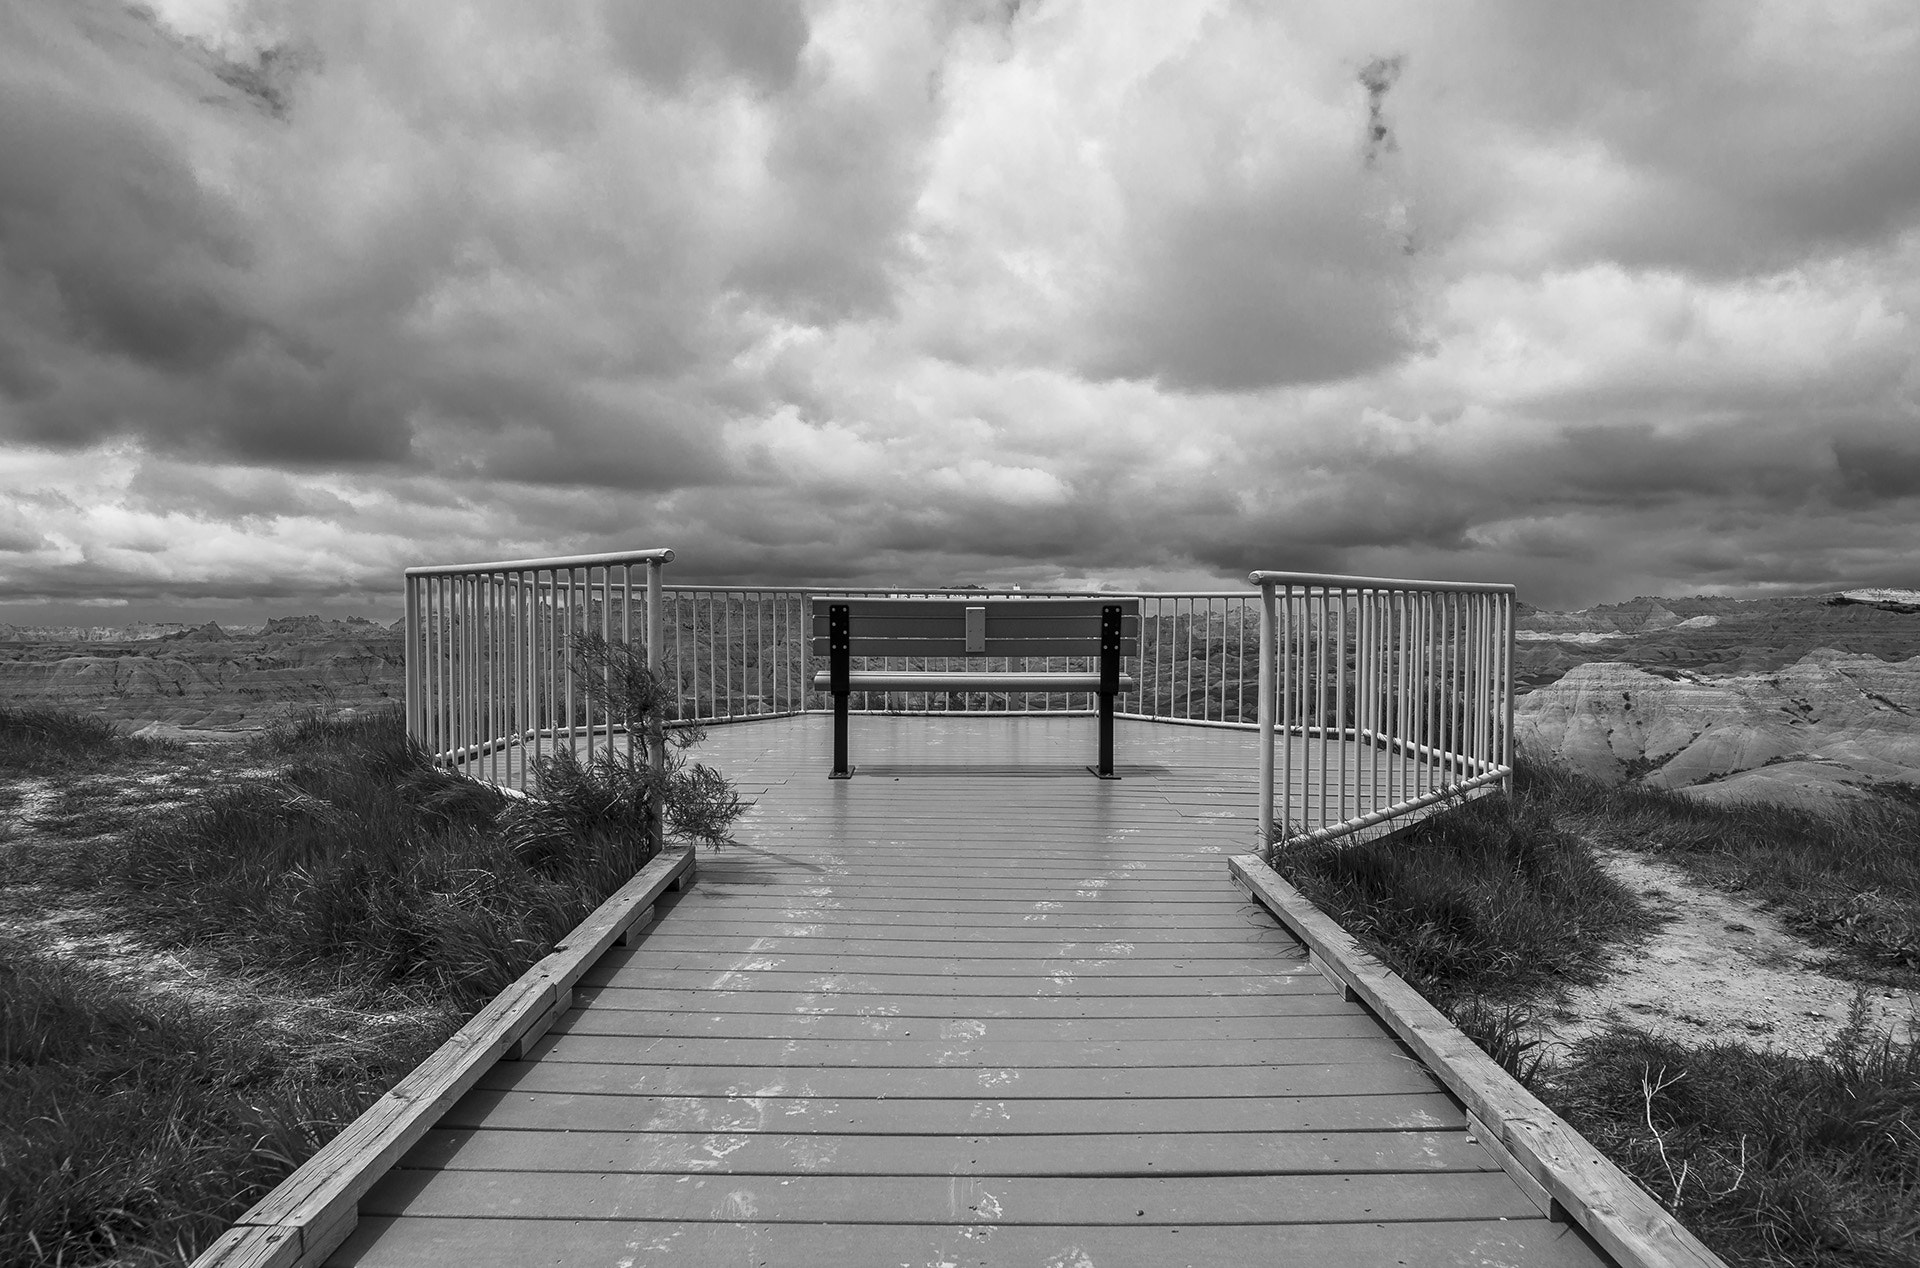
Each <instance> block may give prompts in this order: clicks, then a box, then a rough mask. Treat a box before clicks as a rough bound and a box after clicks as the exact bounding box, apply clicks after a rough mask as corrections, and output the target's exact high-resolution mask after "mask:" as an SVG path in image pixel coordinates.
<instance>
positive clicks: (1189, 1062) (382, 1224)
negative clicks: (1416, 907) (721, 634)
mask: <svg viewBox="0 0 1920 1268" xmlns="http://www.w3.org/2000/svg"><path fill="white" fill-rule="evenodd" d="M830 725H831V723H830V719H829V718H827V717H825V716H822V715H819V714H812V715H803V716H798V717H789V718H779V719H772V720H767V721H759V722H752V723H744V724H738V725H728V726H720V727H715V728H714V729H713V730H712V731H711V733H710V736H709V739H708V741H707V743H706V744H705V745H704V746H702V747H701V748H699V749H696V750H695V751H694V754H693V756H695V757H697V758H698V759H699V760H701V761H704V762H707V763H708V764H710V765H713V766H715V767H717V768H718V769H720V770H721V771H722V772H724V773H725V774H726V775H727V776H728V777H729V778H731V779H732V780H733V781H734V782H735V783H736V785H737V786H738V788H739V790H740V792H741V794H742V795H743V796H744V797H750V798H752V799H753V800H754V802H755V804H754V806H753V808H752V809H751V810H750V811H749V812H748V813H747V815H746V816H745V817H744V818H743V819H742V820H741V821H740V823H739V824H738V826H737V828H736V831H735V835H736V837H737V839H738V842H739V843H738V844H737V845H735V846H732V847H729V848H727V849H725V850H721V851H704V850H703V851H702V853H701V857H700V860H699V878H698V882H697V884H695V885H694V886H692V887H691V888H690V889H689V890H688V891H687V892H686V893H685V894H683V895H682V896H680V897H679V898H678V899H675V900H672V901H671V902H669V903H667V904H663V905H662V907H661V908H660V911H661V915H660V918H659V919H658V921H657V922H656V923H655V924H653V925H652V926H651V928H649V929H648V930H647V931H646V932H645V933H644V934H643V935H640V936H638V937H637V939H636V941H635V942H634V944H633V945H631V946H628V947H617V948H615V949H613V950H611V951H609V952H608V953H607V954H606V955H605V956H604V958H602V959H601V960H600V961H599V963H598V965H597V966H596V967H595V968H593V969H592V970H591V971H590V972H589V973H588V975H587V977H586V978H585V980H584V982H583V983H582V985H581V987H580V988H579V989H577V990H576V992H575V995H574V1006H573V1007H572V1009H571V1010H570V1011H569V1012H567V1013H566V1014H565V1015H564V1016H562V1017H561V1018H560V1020H559V1021H558V1022H557V1023H556V1024H555V1025H554V1026H553V1028H552V1029H551V1031H549V1032H548V1033H547V1035H546V1036H545V1037H544V1038H542V1039H540V1040H539V1041H538V1042H537V1043H536V1044H535V1045H534V1046H533V1047H532V1049H531V1051H529V1052H528V1053H527V1055H526V1057H525V1059H523V1060H519V1061H502V1062H500V1063H499V1064H497V1065H495V1066H493V1067H492V1069H491V1070H489V1071H488V1072H487V1073H486V1074H485V1075H484V1076H482V1077H481V1080H480V1082H479V1084H478V1086H477V1087H476V1088H475V1089H474V1090H473V1091H471V1092H470V1093H468V1094H467V1095H466V1096H465V1097H464V1098H462V1099H461V1100H460V1101H459V1102H458V1103H457V1104H455V1105H454V1106H453V1108H452V1109H451V1110H450V1111H449V1112H448V1113H446V1114H445V1115H444V1116H442V1117H441V1118H440V1120H439V1122H438V1124H437V1125H436V1126H435V1127H434V1128H433V1129H432V1130H431V1131H429V1132H428V1133H427V1134H426V1136H425V1137H424V1139H422V1140H421V1141H420V1143H419V1144H418V1145H416V1146H415V1147H414V1148H413V1149H412V1150H411V1151H410V1152H409V1153H407V1154H406V1155H405V1156H404V1157H403V1158H402V1159H401V1161H400V1162H399V1164H398V1165H397V1166H395V1167H394V1168H393V1169H392V1170H390V1171H389V1172H388V1173H387V1174H386V1176H385V1178H384V1179H382V1180H381V1181H379V1182H378V1183H377V1184H376V1185H375V1186H374V1187H373V1188H372V1190H371V1191H370V1192H368V1193H367V1194H366V1196H365V1197H364V1198H363V1199H362V1200H361V1202H360V1215H359V1222H358V1225H357V1227H356V1228H355V1230H354V1232H353V1233H352V1234H351V1236H350V1237H349V1238H348V1240H347V1241H346V1242H345V1243H344V1244H342V1245H341V1246H340V1247H339V1249H338V1250H337V1251H335V1252H334V1254H333V1255H332V1256H331V1257H330V1258H329V1259H328V1260H327V1262H328V1263H330V1264H335V1265H340V1266H342V1268H346V1266H348V1265H355V1266H358V1268H386V1266H388V1265H403V1264H404V1265H418V1264H425V1263H435V1264H439V1263H457V1264H461V1265H469V1266H477V1265H492V1264H498V1265H524V1264H531V1263H552V1264H593V1265H603V1264H604V1265H609V1266H613V1265H619V1266H622V1268H646V1266H668V1265H688V1266H691V1265H709V1264H726V1265H760V1264H764V1265H782V1266H785V1265H815V1264H817V1265H834V1266H835V1268H840V1266H843V1265H865V1264H911V1265H915V1266H918V1265H923V1264H933V1265H955V1266H957V1265H973V1264H1008V1265H1012V1264H1019V1265H1032V1266H1034V1268H1041V1266H1045V1268H1119V1266H1124V1265H1141V1266H1143V1268H1144V1266H1149V1265H1150V1266H1152V1268H1164V1266H1166V1265H1176V1264H1195V1265H1214V1266H1218V1265H1240V1264H1280V1263H1286V1264H1295V1263H1297V1264H1314V1265H1342V1264H1351V1265H1373V1264H1393V1263H1407V1264H1494V1263H1498V1264H1510V1265H1519V1264H1527V1265H1534V1264H1539V1265H1549V1264H1550V1265H1591V1264H1601V1263H1607V1262H1610V1261H1609V1260H1608V1259H1607V1258H1606V1257H1605V1256H1604V1255H1602V1254H1601V1253H1600V1252H1599V1251H1598V1250H1597V1249H1596V1248H1595V1246H1594V1243H1592V1242H1591V1241H1589V1240H1588V1239H1587V1237H1586V1236H1585V1234H1583V1233H1582V1232H1580V1231H1579V1230H1578V1229H1577V1228H1576V1227H1574V1226H1572V1225H1570V1224H1566V1223H1555V1222H1550V1221H1549V1220H1548V1219H1546V1218H1545V1217H1544V1216H1543V1215H1542V1213H1541V1210H1540V1208H1539V1207H1538V1206H1536V1205H1535V1204H1534V1202H1533V1201H1532V1200H1531V1199H1530V1198H1529V1197H1528V1196H1527V1195H1526V1193H1524V1192H1523V1191H1522V1190H1521V1188H1520V1187H1519V1185H1518V1184H1517V1183H1516V1181H1515V1180H1514V1179H1513V1178H1511V1177H1510V1176H1509V1175H1508V1173H1507V1172H1505V1171H1503V1170H1502V1169H1501V1166H1500V1164H1499V1162H1497V1161H1496V1160H1495V1159H1494V1157H1493V1156H1492V1155H1491V1154H1489V1153H1488V1151H1487V1150H1486V1149H1485V1148H1484V1147H1482V1145H1481V1144H1480V1143H1478V1141H1477V1140H1476V1139H1474V1138H1473V1137H1472V1136H1471V1135H1470V1134H1469V1132H1468V1129H1467V1119H1466V1115H1465V1113H1464V1111H1463V1109H1462V1106H1461V1104H1460V1103H1459V1102H1458V1101H1457V1100H1456V1099H1454V1097H1453V1096H1452V1095H1450V1094H1449V1093H1448V1092H1447V1091H1446V1090H1444V1088H1443V1087H1442V1086H1441V1084H1440V1083H1439V1082H1438V1081H1437V1080H1436V1079H1435V1078H1434V1077H1433V1075H1432V1074H1431V1073H1430V1072H1429V1071H1428V1070H1427V1069H1426V1068H1425V1067H1423V1066H1422V1065H1421V1063H1420V1062H1419V1061H1418V1060H1417V1059H1416V1058H1415V1057H1414V1055H1413V1054H1412V1053H1411V1052H1410V1050H1409V1049H1407V1048H1406V1047H1405V1046H1404V1045H1403V1044H1402V1043H1401V1042H1400V1041H1399V1040H1398V1039H1396V1038H1395V1037H1394V1036H1393V1034H1392V1033H1391V1032H1390V1031H1389V1030H1388V1029H1387V1027H1385V1026H1384V1025H1383V1024H1382V1023H1381V1022H1380V1021H1379V1020H1377V1019H1376V1018H1375V1017H1374V1016H1373V1015H1372V1014H1371V1013H1369V1012H1368V1011H1367V1010H1366V1009H1365V1008H1364V1007H1362V1006H1361V1005H1360V1004H1358V1003H1355V1002H1349V1001H1348V1000H1347V999H1345V998H1343V995H1342V993H1341V992H1340V991H1339V990H1338V989H1337V988H1335V987H1334V986H1332V985H1330V984H1329V982H1328V981H1327V979H1326V978H1324V977H1322V976H1321V975H1320V974H1319V973H1318V972H1316V971H1315V969H1314V968H1313V967H1312V965H1311V964H1310V963H1309V960H1308V955H1307V951H1306V948H1305V947H1303V946H1302V945H1301V943H1299V942H1298V941H1296V940H1295V939H1294V938H1293V937H1292V936H1291V935H1289V934H1288V933H1287V932H1285V930H1284V929H1283V928H1282V927H1281V926H1280V925H1279V924H1277V923H1276V921H1275V920H1274V918H1273V917H1272V916H1271V915H1270V914H1269V913H1268V912H1267V911H1266V910H1265V909H1264V908H1262V907H1260V906H1257V905H1256V904H1254V903H1253V902H1251V901H1250V900H1249V899H1248V898H1247V896H1246V895H1245V894H1243V893H1242V892H1241V891H1240V890H1239V889H1237V888H1236V887H1235V886H1234V885H1233V884H1232V883H1231V881H1230V880H1229V876H1228V868H1227V864H1226V860H1227V858H1228V857H1229V856H1231V855H1234V854H1240V853H1244V852H1246V851H1248V850H1249V849H1250V848H1251V846H1252V845H1253V841H1254V836H1255V822H1254V815H1255V811H1256V803H1257V800H1258V799H1257V797H1256V796H1255V793H1254V789H1255V786H1256V785H1255V780H1256V769H1257V752H1256V747H1255V745H1256V737H1255V736H1254V735H1253V734H1252V733H1250V732H1246V731H1233V730H1222V729H1208V728H1203V727H1191V726H1174V725H1165V724H1155V723H1148V722H1134V721H1127V720H1122V721H1121V722H1120V723H1119V724H1118V726H1119V731H1118V737H1117V745H1116V749H1117V757H1118V773H1119V775H1120V776H1121V778H1120V780H1119V781H1117V782H1107V781H1101V780H1097V779H1094V778H1093V777H1092V776H1091V775H1089V774H1088V773H1087V772H1086V770H1085V769H1084V767H1085V764H1086V762H1087V761H1088V760H1089V752H1090V749H1091V744H1092V726H1093V724H1092V721H1091V720H1090V719H1088V718H1085V717H1046V716H1044V715H1040V716H1029V717H1024V718H1002V717H981V716H972V717H969V716H965V715H962V716H957V717H924V716H923V717H888V716H864V717H860V718H857V719H855V724H854V725H855V741H854V743H855V750H854V751H855V762H856V764H857V766H858V773H857V774H856V775H855V777H854V778H853V779H851V780H846V781H830V780H829V779H828V778H827V777H826V775H827V769H828V766H829V764H830V743H831V737H830ZM1283 742H1284V741H1283ZM1293 742H1294V743H1296V744H1301V743H1304V742H1305V741H1302V740H1299V739H1298V738H1296V739H1295V740H1294V741H1293ZM1316 743H1317V741H1316ZM1359 758H1360V750H1359V749H1358V747H1357V746H1356V751H1355V761H1354V762H1353V763H1352V766H1351V769H1352V770H1353V771H1354V772H1356V777H1357V772H1358V771H1361V770H1365V769H1369V767H1368V765H1367V764H1366V763H1364V762H1362V761H1361V760H1359ZM1308 767H1309V763H1307V762H1305V761H1301V762H1299V763H1297V764H1296V769H1298V770H1306V769H1308ZM1321 769H1324V767H1321Z"/></svg>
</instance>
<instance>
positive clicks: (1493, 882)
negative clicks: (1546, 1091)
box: [1274, 794, 1651, 1008]
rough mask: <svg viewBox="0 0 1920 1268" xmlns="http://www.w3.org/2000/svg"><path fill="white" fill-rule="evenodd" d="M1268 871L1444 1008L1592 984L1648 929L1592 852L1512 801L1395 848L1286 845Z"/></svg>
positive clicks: (1432, 821)
mask: <svg viewBox="0 0 1920 1268" xmlns="http://www.w3.org/2000/svg"><path fill="white" fill-rule="evenodd" d="M1274 866H1275V867H1276V869H1277V870H1278V871H1279V872H1280V874H1281V875H1283V876H1285V877H1286V878H1287V879H1288V880H1289V881H1291V882H1293V884H1294V885H1295V886H1296V887H1298V888H1299V889H1300V891H1301V892H1302V893H1304V894H1305V895H1306V896H1307V897H1308V898H1310V899H1312V900H1313V902H1314V903H1315V904H1316V905H1317V906H1319V907H1320V908H1321V909H1322V910H1323V911H1326V912H1327V913H1328V914H1330V915H1332V916H1333V917H1334V918H1335V919H1337V920H1339V921H1340V922H1341V923H1342V924H1343V925H1345V926H1346V927H1347V929H1348V930H1349V931H1350V932H1351V933H1353V934H1354V936H1355V937H1357V938H1359V939H1360V940H1361V941H1362V942H1363V943H1365V944H1366V946H1367V948H1368V949H1369V950H1371V951H1373V952H1374V953H1375V954H1376V955H1378V956H1380V957H1381V958H1382V959H1383V960H1385V961H1386V962H1387V963H1388V964H1389V965H1391V966H1392V967H1393V969H1394V971H1395V972H1397V973H1399V974H1400V976H1402V977H1404V978H1405V979H1406V980H1407V981H1408V982H1409V983H1411V984H1412V985H1413V986H1414V987H1415V988H1416V989H1418V990H1419V991H1421V992H1422V993H1423V994H1425V995H1426V996H1427V997H1428V998H1430V999H1432V1000H1433V1001H1434V1003H1435V1004H1436V1005H1438V1006H1440V1007H1442V1008H1451V1007H1453V1006H1454V1005H1456V1004H1457V1003H1461V1002H1463V1001H1467V1000H1471V999H1475V998H1478V997H1486V998H1489V999H1494V1000H1502V1001H1512V1000H1518V999H1523V998H1525V997H1527V996H1529V995H1532V994H1534V993H1536V992H1538V991H1539V990H1541V989H1543V988H1547V987H1552V986H1554V985H1557V984H1559V983H1563V982H1565V983H1578V982H1591V981H1594V980H1597V978H1598V976H1599V974H1600V971H1601V968H1602V966H1603V964H1604V962H1605V959H1606V956H1607V954H1608V953H1609V951H1610V950H1611V949H1612V948H1613V947H1615V946H1617V945H1620V944H1621V943H1623V942H1626V941H1628V940H1631V939H1632V938H1633V937H1635V936H1636V935H1638V934H1640V933H1641V932H1643V931H1644V930H1646V929H1648V928H1650V927H1651V918H1650V917H1649V916H1648V915H1647V914H1646V912H1645V911H1644V909H1643V908H1642V907H1641V905H1640V903H1639V902H1638V901H1637V900H1636V899H1635V898H1634V896H1633V895H1632V894H1630V893H1628V892H1627V890H1626V889H1625V888H1624V887H1623V886H1621V885H1620V883H1619V882H1617V881H1615V880H1614V879H1613V878H1612V877H1610V876H1608V875H1607V873H1606V872H1605V871H1604V870H1603V869H1602V868H1601V867H1600V865H1599V864H1598V863H1597V862H1596V861H1595V860H1594V857H1593V853H1592V851H1591V850H1590V849H1589V848H1588V847H1587V846H1586V845H1585V843H1584V842H1582V841H1580V840H1579V839H1577V838H1575V837H1573V836H1571V835H1569V834H1567V833H1565V832H1562V831H1561V830H1559V829H1558V828H1557V827H1556V826H1555V824H1554V822H1553V821H1552V819H1551V817H1550V816H1549V815H1548V814H1547V812H1546V811H1545V810H1544V809H1543V808H1542V807H1541V806H1539V805H1537V804H1533V803H1530V802H1528V801H1526V800H1525V799H1524V798H1521V799H1511V798H1509V797H1507V796H1506V795H1504V794H1496V795H1493V796H1487V797H1481V798H1478V799H1476V800H1474V801H1470V802H1468V803H1466V804H1465V805H1462V806H1459V807H1457V808H1455V809H1453V810H1451V811H1448V812H1446V813H1443V814H1438V815H1435V816H1433V817H1431V818H1429V819H1426V820H1425V821H1423V822H1422V823H1421V824H1420V825H1419V826H1417V827H1416V828H1414V829H1413V830H1412V831H1411V832H1410V833H1408V834H1407V835H1406V836H1404V837H1401V838H1399V839H1397V840H1390V841H1383V842H1372V843H1366V844H1360V845H1346V846H1343V845H1342V844H1341V843H1340V842H1338V841H1337V840H1336V841H1334V842H1330V843H1326V844H1321V845H1314V846H1307V847H1304V848H1297V847H1287V846H1282V847H1281V849H1280V851H1279V854H1278V856H1277V857H1276V858H1275V861H1274Z"/></svg>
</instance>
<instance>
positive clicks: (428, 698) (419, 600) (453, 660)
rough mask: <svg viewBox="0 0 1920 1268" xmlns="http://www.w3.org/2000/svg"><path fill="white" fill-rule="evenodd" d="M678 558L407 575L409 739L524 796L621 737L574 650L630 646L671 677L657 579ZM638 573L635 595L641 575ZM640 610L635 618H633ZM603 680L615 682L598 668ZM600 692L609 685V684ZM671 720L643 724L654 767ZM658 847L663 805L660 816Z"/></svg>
mask: <svg viewBox="0 0 1920 1268" xmlns="http://www.w3.org/2000/svg"><path fill="white" fill-rule="evenodd" d="M671 562H673V551H671V550H669V549H666V548H657V549H652V550H628V551H616V552H613V553H609V554H601V555H573V556H563V557H559V558H553V559H509V560H501V561H498V562H495V563H480V564H432V565H426V566H423V567H418V568H409V569H407V570H406V573H405V578H406V639H407V657H406V661H407V684H406V715H407V736H408V738H409V739H411V740H413V741H414V742H416V743H418V744H419V745H421V746H422V747H423V748H425V749H426V750H427V752H428V753H429V754H430V755H432V757H433V760H434V761H435V762H437V763H439V764H441V765H444V766H449V767H455V768H458V769H460V770H462V771H463V772H464V773H466V774H469V775H473V776H475V777H476V778H480V779H484V780H487V781H488V782H490V783H494V784H498V785H500V786H502V787H506V788H512V789H516V790H519V791H525V789H526V787H527V785H528V783H529V782H530V781H531V780H532V778H533V775H534V772H535V771H536V770H537V768H538V766H539V763H540V761H541V759H542V758H544V757H546V756H548V755H549V754H550V753H553V752H557V751H559V750H560V748H561V747H562V746H563V745H564V746H565V747H566V748H567V749H569V750H574V749H576V748H577V746H578V742H579V741H580V740H582V739H585V741H586V742H587V744H588V746H589V747H591V746H592V744H593V743H594V741H595V738H596V737H600V736H603V737H604V738H605V739H606V741H607V742H608V743H609V744H610V743H611V742H612V739H613V736H614V735H615V734H616V733H621V734H624V732H625V731H626V729H627V727H626V721H627V720H626V719H624V718H618V717H615V716H614V714H613V711H612V708H611V707H610V703H609V701H608V697H607V694H606V693H605V692H602V693H601V694H600V695H599V696H598V697H597V698H596V697H595V696H594V695H593V694H592V693H591V692H589V691H587V690H586V689H585V687H584V684H582V683H581V682H579V681H578V680H577V676H576V672H575V664H574V657H573V650H574V646H575V640H576V639H577V638H578V637H579V636H580V635H582V634H585V633H588V632H594V633H598V634H599V635H600V636H601V637H602V638H604V639H605V640H607V641H608V642H609V643H612V642H614V641H615V639H616V637H617V638H618V639H619V640H620V641H622V642H627V643H630V642H631V641H632V639H633V635H634V632H635V629H636V626H637V627H638V629H639V630H640V632H641V634H642V636H643V638H644V639H645V642H646V664H647V668H649V669H650V670H652V671H653V672H654V673H655V674H661V673H662V672H663V671H664V668H665V662H664V652H665V646H666V640H665V637H664V629H663V624H662V622H663V617H664V613H665V604H664V603H663V601H662V586H661V575H660V574H661V570H662V569H663V568H664V567H665V566H666V565H667V564H669V563H671ZM635 569H642V570H643V575H642V577H641V578H640V584H639V586H638V587H637V589H636V586H635V578H634V570H635ZM636 609H637V610H638V616H639V619H638V621H637V622H636V620H635V614H636ZM601 672H602V673H603V674H609V675H610V673H611V669H610V667H607V666H603V667H602V671H601ZM603 685H604V680H603ZM664 721H665V719H664V715H663V713H662V712H661V711H660V710H656V711H655V715H654V716H653V717H652V718H650V719H648V725H647V727H646V731H647V752H648V759H649V761H651V762H652V763H653V765H654V767H655V769H658V768H659V766H660V765H661V764H662V762H663V760H664V757H665V752H666V744H665V739H666V737H665V734H664V730H663V725H664ZM654 810H655V814H654V816H653V819H654V845H655V847H656V848H657V847H658V846H659V844H660V840H659V838H660V818H661V817H660V814H659V813H658V812H659V810H660V807H659V806H658V805H657V804H656V805H655V807H654Z"/></svg>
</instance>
